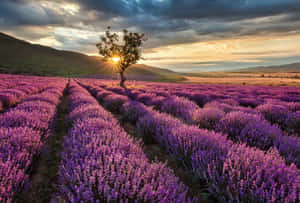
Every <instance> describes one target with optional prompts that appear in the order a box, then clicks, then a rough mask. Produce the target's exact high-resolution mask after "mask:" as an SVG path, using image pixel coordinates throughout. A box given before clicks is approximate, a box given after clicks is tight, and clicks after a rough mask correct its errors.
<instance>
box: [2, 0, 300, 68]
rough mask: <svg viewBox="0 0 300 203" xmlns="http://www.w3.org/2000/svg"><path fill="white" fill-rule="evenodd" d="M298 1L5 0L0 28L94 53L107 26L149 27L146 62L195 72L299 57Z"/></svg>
mask: <svg viewBox="0 0 300 203" xmlns="http://www.w3.org/2000/svg"><path fill="white" fill-rule="evenodd" d="M299 11H300V0H51V1H50V0H1V1H0V31H1V32H5V33H7V34H11V35H13V36H15V37H18V38H21V39H25V40H28V41H30V42H33V43H39V44H43V45H47V46H52V47H54V48H57V49H63V50H71V51H79V52H82V53H86V54H90V55H96V54H97V48H96V47H95V44H96V43H97V42H98V41H99V36H100V35H102V34H103V31H104V30H105V28H106V27H107V26H111V27H112V30H113V31H121V30H122V29H124V28H127V29H128V30H130V31H138V32H144V33H145V34H146V36H147V37H148V41H147V42H146V44H145V47H144V57H145V58H146V60H145V61H142V63H145V64H149V65H153V66H158V67H163V68H169V69H172V70H175V71H184V72H197V71H210V70H213V71H214V70H226V69H237V68H245V67H252V66H260V65H276V64H285V63H293V62H300V48H299V47H300V12H299Z"/></svg>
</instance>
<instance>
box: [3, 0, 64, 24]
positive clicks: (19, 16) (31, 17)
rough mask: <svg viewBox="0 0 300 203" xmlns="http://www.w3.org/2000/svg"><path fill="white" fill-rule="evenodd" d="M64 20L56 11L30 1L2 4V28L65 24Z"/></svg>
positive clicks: (16, 0)
mask: <svg viewBox="0 0 300 203" xmlns="http://www.w3.org/2000/svg"><path fill="white" fill-rule="evenodd" d="M63 23H64V20H63V18H60V16H58V15H57V13H56V12H55V11H54V10H51V9H47V8H45V7H41V6H40V5H38V4H35V3H34V2H33V1H30V0H12V1H9V0H2V1H1V2H0V26H1V27H9V26H18V25H20V26H24V25H29V26H31V25H52V24H63Z"/></svg>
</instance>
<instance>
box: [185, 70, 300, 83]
mask: <svg viewBox="0 0 300 203" xmlns="http://www.w3.org/2000/svg"><path fill="white" fill-rule="evenodd" d="M186 79H187V80H186V81H185V82H188V83H204V84H239V85H273V86H300V73H199V74H194V75H193V76H192V75H188V76H186Z"/></svg>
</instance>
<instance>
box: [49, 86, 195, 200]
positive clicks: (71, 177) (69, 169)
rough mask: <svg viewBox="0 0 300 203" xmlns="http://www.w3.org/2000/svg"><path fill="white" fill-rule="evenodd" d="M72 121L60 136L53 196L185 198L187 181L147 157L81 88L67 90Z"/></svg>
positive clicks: (108, 198)
mask: <svg viewBox="0 0 300 203" xmlns="http://www.w3.org/2000/svg"><path fill="white" fill-rule="evenodd" d="M69 94H70V95H69V98H68V100H69V104H70V109H71V112H70V115H69V118H70V120H71V121H72V123H73V126H72V128H71V130H70V132H69V134H68V135H67V136H66V138H65V141H64V152H63V153H62V161H61V166H60V169H59V181H58V182H59V183H58V185H57V186H58V190H59V192H58V193H57V194H56V195H55V196H54V197H53V199H52V202H61V201H67V202H104V201H118V202H128V201H133V200H134V201H142V202H189V201H190V200H189V199H188V198H187V191H188V189H187V187H186V186H184V185H183V184H182V183H180V182H179V180H178V178H176V177H175V176H174V174H173V172H172V171H171V170H170V169H168V168H167V167H166V166H165V164H161V163H150V162H149V161H148V159H147V157H146V156H145V154H144V152H143V149H142V147H141V144H140V142H137V141H134V140H133V139H132V138H131V137H130V136H129V135H128V134H127V133H126V132H125V131H124V130H123V129H122V128H121V127H120V126H119V124H118V122H117V121H116V120H115V119H114V118H113V116H112V114H110V113H108V112H107V111H105V110H104V109H103V108H102V107H101V106H100V105H99V104H98V102H97V100H95V99H94V98H93V97H92V96H91V95H90V94H89V93H88V92H87V91H86V90H85V89H83V88H82V87H80V86H78V85H77V84H76V83H74V82H72V83H71V85H70V90H69Z"/></svg>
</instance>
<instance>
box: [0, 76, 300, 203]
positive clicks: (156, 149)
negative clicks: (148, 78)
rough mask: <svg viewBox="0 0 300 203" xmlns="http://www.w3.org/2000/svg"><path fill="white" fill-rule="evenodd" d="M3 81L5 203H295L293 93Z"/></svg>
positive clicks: (299, 138) (0, 190)
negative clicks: (125, 87)
mask: <svg viewBox="0 0 300 203" xmlns="http://www.w3.org/2000/svg"><path fill="white" fill-rule="evenodd" d="M0 81H1V83H0V111H1V113H0V202H53V203H54V202H180V203H181V202H284V203H293V202H299V201H300V170H299V168H300V88H299V87H292V86H290V87H274V86H247V85H242V86H240V85H213V84H206V85H200V84H176V83H154V82H133V81H128V89H127V90H125V89H123V88H120V87H119V86H117V85H116V83H117V82H116V81H113V80H103V79H82V78H80V79H76V78H73V79H68V78H54V77H36V76H20V75H7V74H0Z"/></svg>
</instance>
